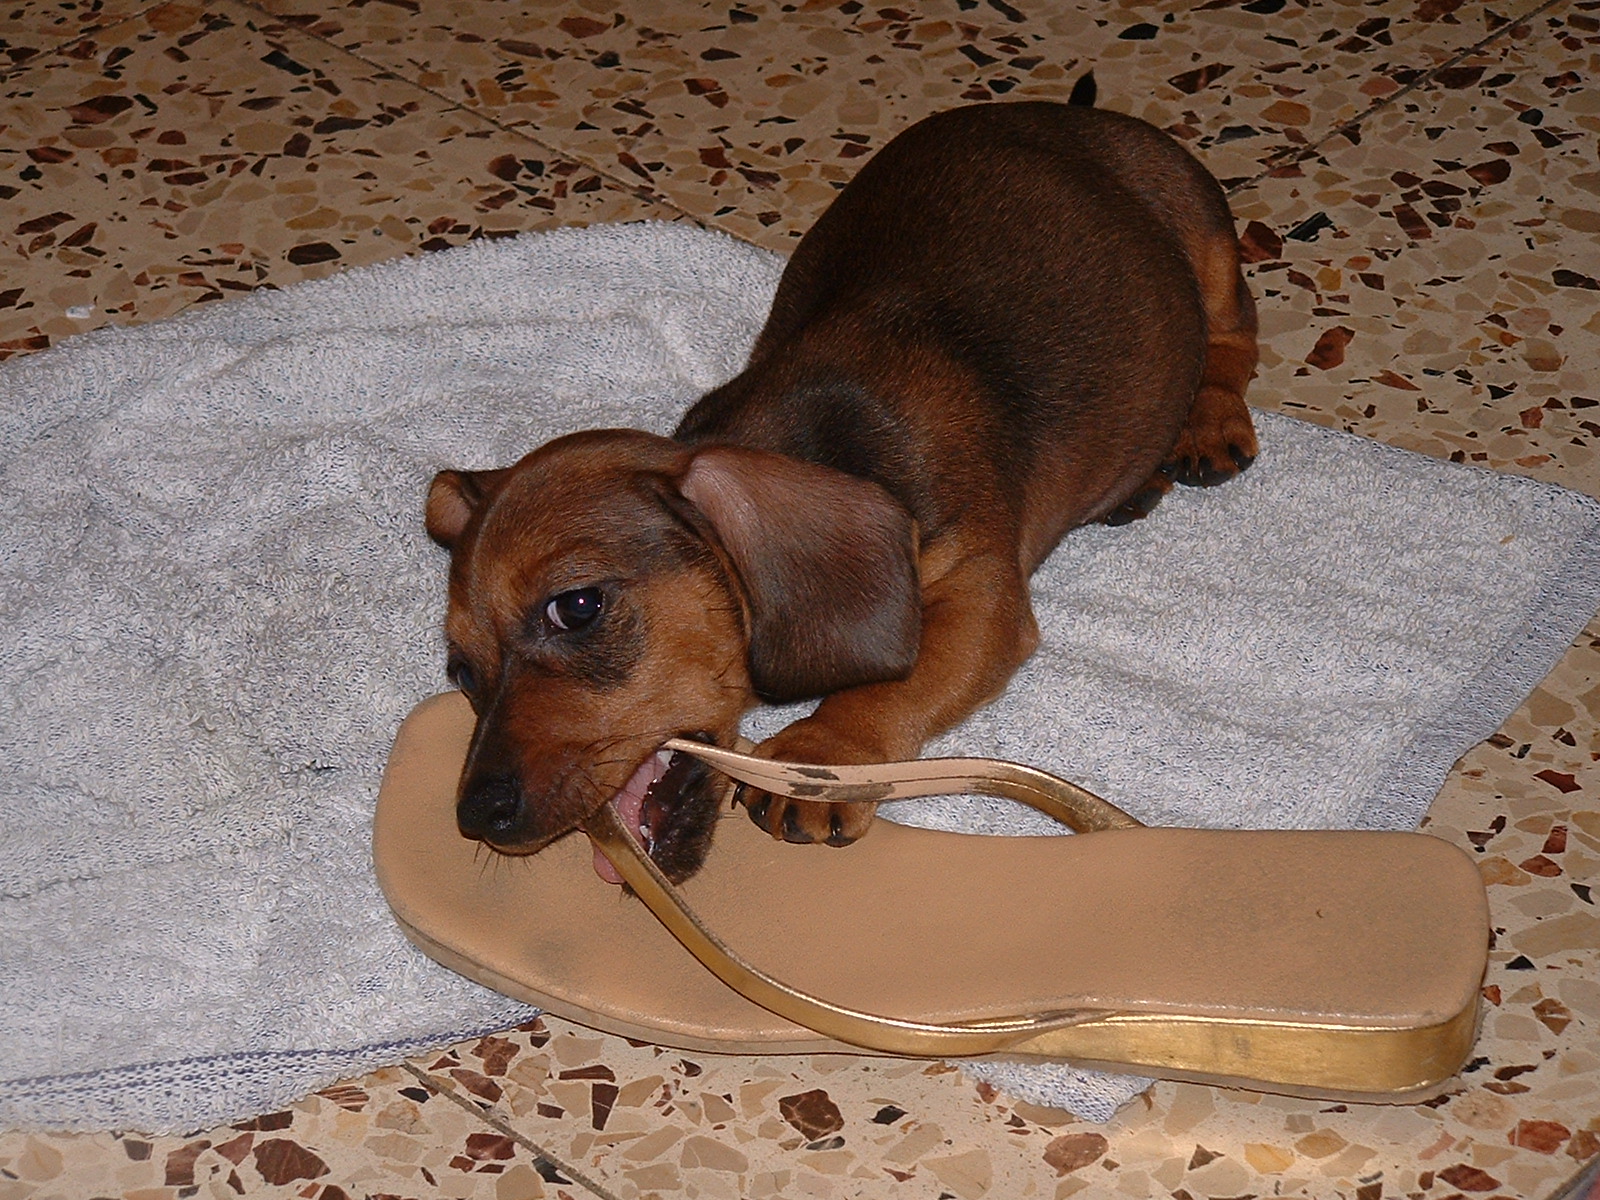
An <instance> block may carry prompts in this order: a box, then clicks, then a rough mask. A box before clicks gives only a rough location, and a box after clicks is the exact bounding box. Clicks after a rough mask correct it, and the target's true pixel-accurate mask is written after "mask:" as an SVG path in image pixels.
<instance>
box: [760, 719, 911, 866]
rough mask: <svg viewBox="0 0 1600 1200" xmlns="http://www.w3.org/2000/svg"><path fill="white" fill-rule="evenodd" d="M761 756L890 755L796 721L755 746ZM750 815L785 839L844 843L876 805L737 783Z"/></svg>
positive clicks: (826, 759)
mask: <svg viewBox="0 0 1600 1200" xmlns="http://www.w3.org/2000/svg"><path fill="white" fill-rule="evenodd" d="M755 752H756V753H757V754H759V755H760V756H761V757H762V758H771V759H778V760H781V761H785V762H799V763H841V764H842V763H852V764H854V763H872V762H882V761H884V760H885V759H886V758H888V757H892V756H889V755H885V754H884V753H882V752H881V751H878V750H875V749H872V748H870V747H867V746H864V745H858V744H853V743H849V742H845V741H843V740H841V739H840V738H838V737H836V736H834V735H833V734H831V733H829V732H827V731H825V730H822V729H818V728H816V727H814V726H811V725H809V724H808V721H806V720H802V721H796V722H795V723H794V724H793V725H790V726H789V727H788V728H787V729H785V730H783V732H781V733H779V734H777V735H776V736H774V737H770V738H768V739H767V740H766V741H764V742H762V743H761V745H759V746H757V747H756V751H755ZM735 795H736V798H737V799H738V800H739V801H741V802H742V803H743V804H744V806H745V808H746V810H747V811H748V812H749V814H750V819H751V820H752V821H754V822H755V823H756V824H757V825H758V826H760V827H761V828H762V829H764V830H765V831H766V832H767V833H769V834H771V835H772V836H773V837H775V838H782V839H783V840H784V841H786V842H796V843H802V844H804V843H810V842H826V843H827V844H828V845H830V846H848V845H849V844H850V843H851V842H853V841H856V840H857V839H858V838H860V837H861V835H862V834H864V833H866V831H867V827H868V826H870V825H871V824H872V814H873V813H874V812H876V811H877V808H878V806H877V805H876V804H873V803H871V802H865V801H856V802H851V803H840V804H835V803H831V802H829V801H822V800H792V799H790V798H789V797H787V796H775V795H773V794H772V793H771V792H763V791H761V790H759V789H758V788H754V787H746V786H744V785H742V784H741V785H740V787H739V788H738V790H737V791H736V793H735Z"/></svg>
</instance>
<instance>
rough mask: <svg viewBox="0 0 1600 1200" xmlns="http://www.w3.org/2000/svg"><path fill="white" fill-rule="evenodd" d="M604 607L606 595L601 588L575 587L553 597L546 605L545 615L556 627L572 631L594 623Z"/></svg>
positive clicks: (566, 631) (564, 630)
mask: <svg viewBox="0 0 1600 1200" xmlns="http://www.w3.org/2000/svg"><path fill="white" fill-rule="evenodd" d="M604 607H605V597H604V595H602V594H601V591H600V589H599V588H597V587H586V588H574V589H573V590H572V591H570V592H562V593H561V594H560V595H559V596H556V597H554V598H552V599H551V601H550V603H548V604H546V605H545V606H544V617H545V620H547V621H549V622H550V624H551V625H552V626H554V627H555V628H556V629H559V630H562V631H563V632H565V633H571V632H573V631H574V630H578V629H582V628H584V627H585V626H587V625H590V624H592V623H593V622H594V619H595V618H596V617H598V616H599V615H600V610H601V609H602V608H604Z"/></svg>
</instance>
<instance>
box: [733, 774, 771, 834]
mask: <svg viewBox="0 0 1600 1200" xmlns="http://www.w3.org/2000/svg"><path fill="white" fill-rule="evenodd" d="M741 786H742V785H741ZM740 799H743V797H742V796H741V797H740ZM771 807H772V797H771V796H769V795H767V794H766V793H765V792H763V793H762V794H761V799H759V800H757V801H756V802H755V803H753V804H752V803H749V802H748V801H747V802H746V803H745V812H747V813H749V814H750V819H751V820H752V821H754V822H755V823H756V825H757V826H758V827H759V828H761V829H763V830H765V831H766V832H767V833H771V832H772V830H770V829H767V810H768V809H770V808H771Z"/></svg>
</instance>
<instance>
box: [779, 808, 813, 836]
mask: <svg viewBox="0 0 1600 1200" xmlns="http://www.w3.org/2000/svg"><path fill="white" fill-rule="evenodd" d="M783 840H784V841H786V842H792V843H793V844H794V845H796V846H809V845H810V844H811V843H812V842H814V841H816V840H817V839H816V838H814V837H812V836H811V834H810V833H809V832H807V831H806V830H804V829H802V828H801V827H800V810H799V809H797V808H796V807H795V806H794V805H792V804H791V805H789V807H788V808H786V809H784V810H783Z"/></svg>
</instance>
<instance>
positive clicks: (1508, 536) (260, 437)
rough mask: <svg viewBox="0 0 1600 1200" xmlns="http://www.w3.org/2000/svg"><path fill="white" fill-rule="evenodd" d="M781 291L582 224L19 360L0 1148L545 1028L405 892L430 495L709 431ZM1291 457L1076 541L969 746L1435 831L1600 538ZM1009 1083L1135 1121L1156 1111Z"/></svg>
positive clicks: (1, 589) (678, 247) (8, 647)
mask: <svg viewBox="0 0 1600 1200" xmlns="http://www.w3.org/2000/svg"><path fill="white" fill-rule="evenodd" d="M781 265H782V264H781V262H780V261H779V260H778V259H777V258H775V257H773V256H771V255H769V254H766V253H764V252H761V251H757V250H754V249H751V248H749V247H747V246H744V245H741V244H739V243H737V242H734V241H732V240H730V239H728V238H725V237H722V236H720V235H717V234H712V233H706V232H703V231H700V230H696V229H693V228H689V227H685V226H676V225H659V224H645V225H626V226H610V227H597V228H593V229H588V230H566V231H561V232H557V233H553V234H549V235H542V236H527V237H523V238H519V239H516V240H512V241H503V242H492V243H490V242H485V243H478V244H474V245H471V246H467V247H463V248H461V249H458V250H451V251H447V252H442V253H439V254H433V255H425V256H423V257H420V258H416V259H409V260H403V261H397V262H392V263H388V264H384V265H382V266H379V267H374V268H368V269H361V270H351V271H348V272H346V273H344V274H342V275H339V276H336V277H334V278H331V279H328V280H325V281H322V282H319V283H314V284H307V285H304V286H300V287H296V288H291V289H289V290H287V291H284V292H276V293H273V292H260V293H256V294H254V295H251V296H249V297H246V298H244V299H241V300H238V301H233V302H229V303H224V304H218V305H215V306H211V307H207V308H204V309H200V310H197V311H194V312H192V313H189V314H186V315H184V316H182V317H180V318H178V319H175V320H170V321H164V322H159V323H156V324H153V325H148V326H145V327H142V328H137V329H132V330H118V329H111V330H104V331H101V332H98V333H94V334H90V335H87V336H85V337H82V338H78V339H75V340H73V341H71V342H68V343H66V344H65V345H63V346H61V347H58V348H56V349H53V350H50V351H48V352H46V353H43V354H39V355H36V356H34V357H31V358H26V359H22V360H19V361H16V362H13V363H9V364H5V365H4V367H0V472H3V477H4V481H5V489H4V495H5V499H6V508H7V513H6V520H5V521H4V522H3V523H0V628H3V630H4V636H3V637H0V712H3V716H0V781H3V783H0V788H3V791H0V845H4V846H5V848H6V850H5V853H4V854H3V855H0V1125H8V1126H22V1127H55V1128H68V1129H93V1128H108V1127H118V1128H136V1129H142V1130H147V1131H178V1130H188V1129H194V1128H199V1127H204V1126H209V1125H213V1124H218V1123H221V1122H224V1121H227V1120H231V1119H234V1118H238V1117H242V1116H246V1115H250V1114H253V1113H258V1112H261V1111H264V1110H267V1109H270V1108H272V1107H274V1106H277V1105H281V1104H283V1103H284V1102H286V1101H288V1100H290V1099H292V1098H294V1097H295V1096H297V1095H299V1094H302V1093H304V1092H306V1091H308V1090H310V1089H312V1088H314V1087H318V1086H322V1085H324V1084H327V1083H329V1082H332V1081H333V1080H335V1079H337V1078H340V1077H343V1076H348V1075H353V1074H359V1073H361V1072H364V1071H366V1070H368V1069H371V1068H374V1067H377V1066H380V1065H383V1064H386V1063H391V1062H394V1061H396V1060H398V1059H400V1058H402V1057H404V1056H406V1055H408V1054H411V1053H413V1052H419V1051H421V1050H422V1049H423V1048H425V1047H428V1046H430V1045H436V1044H440V1043H444V1042H448V1041H452V1040H455V1039H458V1038H464V1037H470V1036H473V1035H475V1034H478V1033H480V1032H483V1031H487V1030H490V1029H494V1028H497V1027H503V1026H506V1025H508V1024H511V1023H514V1022H517V1021H519V1020H522V1019H525V1018H526V1017H527V1016H529V1015H530V1010H528V1009H526V1008H524V1007H522V1006H520V1005H518V1004H515V1003H512V1002H511V1001H509V1000H506V999H504V998H502V997H499V996H496V995H494V994H493V993H491V992H488V991H486V990H484V989H482V988H480V987H478V986H477V985H474V984H471V983H468V982H466V981H464V980H462V979H459V978H457V977H456V976H454V975H452V974H451V973H450V972H448V971H446V970H445V969H444V968H442V967H438V966H436V965H435V964H433V963H432V962H430V961H428V960H427V959H426V958H424V957H423V956H422V955H421V954H420V953H418V952H417V951H415V950H413V949H412V948H411V947H410V946H409V945H408V944H407V943H406V942H405V941H404V939H403V938H402V937H401V935H400V933H399V931H398V930H397V928H396V927H395V925H394V924H393V922H392V921H391V919H390V917H389V914H388V912H387V910H386V908H385V906H384V903H383V900H382V897H381V896H380V894H379V892H378V889H377V887H376V885H375V883H374V882H373V879H372V874H371V870H370V864H369V860H368V820H369V816H370V812H371V808H372V802H373V797H374V794H375V792H376V788H377V782H378V778H379V774H380V771H381V769H382V765H383V761H384V758H385V756H386V754H387V752H388V748H389V744H390V740H391V738H392V736H393V733H394V730H395V727H396V726H397V724H398V723H399V721H400V719H401V718H402V717H403V716H404V715H405V713H406V712H407V711H408V710H409V709H410V708H411V707H412V705H414V704H415V703H416V702H417V701H418V700H420V699H422V698H423V697H424V696H426V695H428V694H430V693H432V692H434V691H438V690H440V689H441V688H442V687H444V686H445V683H444V678H443V653H442V639H441V636H440V633H439V620H440V617H441V615H442V610H443V601H444V569H445V555H444V554H443V553H442V552H441V551H439V550H438V549H436V548H435V547H434V546H433V545H432V544H431V543H429V542H428V540H427V539H426V537H425V536H424V534H423V530H422V521H421V512H422V497H423V493H424V490H425V488H426V486H427V482H428V480H429V478H430V476H431V475H432V473H433V472H434V471H435V470H437V469H439V468H441V467H445V466H458V467H486V466H494V465H503V464H505V463H509V462H511V461H513V460H515V459H516V458H518V457H520V456H521V455H522V454H523V453H524V452H526V451H527V450H528V449H530V448H531V447H533V446H534V445H536V444H537V443H539V442H540V441H542V440H544V439H546V438H548V437H550V436H552V435H554V434H558V433H562V432H566V431H569V430H573V429H579V428H586V427H597V426H607V425H636V426H641V427H643V428H646V429H652V430H656V431H661V432H665V431H667V430H669V429H670V428H671V427H672V426H673V424H674V423H675V421H676V419H677V416H678V414H679V413H680V412H681V411H682V409H683V408H684V407H685V406H686V405H687V404H688V403H689V402H690V401H691V400H692V399H693V398H694V397H695V396H696V395H697V394H698V393H700V392H701V391H703V390H705V389H706V388H708V387H710V386H712V385H713V384H715V383H717V382H719V381H720V380H722V379H724V378H726V377H727V376H729V375H731V374H732V373H733V372H735V371H736V370H737V369H738V367H739V365H740V362H741V359H742V356H743V354H744V352H745V349H746V348H747V347H748V345H749V343H750V341H751V339H752V338H753V336H754V334H755V332H756V330H757V329H758V328H759V326H760V323H761V320H762V319H763V317H764V315H765V310H766V305H767V303H768V301H769V299H770V296H771V291H772V288H773V286H774V284H775V282H776V280H777V276H778V272H779V270H780V268H781ZM1260 424H1261V433H1262V443H1263V449H1262V455H1261V460H1260V462H1259V463H1258V464H1257V465H1256V466H1255V467H1254V468H1252V469H1251V470H1250V471H1249V472H1247V473H1246V474H1245V475H1244V476H1242V477H1241V478H1240V479H1238V480H1236V481H1234V482H1231V483H1229V484H1227V485H1226V486H1224V487H1220V488H1216V489H1212V490H1207V491H1193V490H1189V489H1179V490H1178V491H1176V492H1175V493H1174V494H1173V495H1172V496H1170V497H1168V499H1167V500H1166V501H1164V502H1163V504H1162V505H1161V507H1160V508H1159V509H1158V510H1157V512H1156V514H1155V515H1154V516H1153V517H1152V518H1151V519H1149V520H1147V521H1144V522H1140V523H1136V524H1134V525H1131V526H1128V527H1126V528H1123V529H1115V530H1113V529H1106V528H1101V527H1096V528H1092V529H1086V530H1082V531H1079V532H1076V533H1074V534H1072V535H1070V536H1069V537H1068V538H1067V540H1066V542H1065V543H1064V545H1063V546H1062V548H1061V549H1060V550H1059V551H1058V552H1057V553H1056V555H1055V556H1054V557H1053V558H1052V559H1051V560H1050V562H1049V563H1048V564H1047V565H1046V566H1045V568H1044V569H1043V570H1042V571H1041V572H1040V573H1039V575H1038V576H1037V577H1036V579H1035V581H1034V599H1035V604H1036V606H1037V609H1038V614H1039V620H1040V626H1041V628H1042V631H1043V635H1044V637H1043V644H1042V646H1041V649H1040V651H1039V653H1038V654H1037V655H1036V656H1035V657H1034V659H1033V660H1032V661H1031V662H1030V663H1029V664H1028V665H1027V667H1026V668H1025V669H1024V670H1023V672H1022V673H1021V675H1020V676H1019V677H1018V679H1017V680H1016V682H1015V683H1014V684H1013V685H1012V687H1011V689H1010V690H1009V692H1008V693H1007V694H1006V696H1005V698H1004V699H1003V700H1002V701H1001V702H999V703H997V704H996V705H994V706H993V707H992V708H990V709H989V710H987V711H985V712H984V713H981V714H979V715H978V716H977V717H975V718H974V719H973V720H972V721H970V722H968V723H967V724H966V725H965V726H964V727H962V728H961V729H959V730H957V731H956V732H954V733H952V734H950V735H949V736H948V737H946V738H945V739H943V740H942V741H941V742H940V744H939V745H938V746H937V747H934V748H933V749H936V750H938V751H942V752H959V753H967V754H977V755H997V756H1003V757H1008V758H1014V759H1018V760H1021V761H1023V762H1029V763H1035V764H1038V765H1040V766H1043V767H1045V768H1047V769H1051V770H1054V771H1057V772H1059V773H1061V774H1063V775H1066V776H1069V777H1071V778H1075V779H1078V780H1080V781H1081V782H1083V783H1084V784H1086V785H1087V786H1089V787H1091V788H1093V789H1094V790H1096V791H1098V792H1101V793H1103V794H1104V795H1106V796H1107V797H1108V798H1109V799H1111V800H1113V801H1115V802H1116V803H1118V804H1120V805H1122V806H1123V807H1125V808H1127V809H1129V810H1130V811H1132V812H1133V813H1135V814H1136V815H1138V816H1139V817H1141V818H1142V819H1144V820H1146V821H1148V822H1152V823H1163V824H1173V823H1185V824H1193V825H1250V826H1323V825H1328V826H1338V825H1352V826H1356V825H1358V826H1377V827H1387V828H1403V827H1409V826H1412V825H1415V824H1416V822H1417V821H1418V820H1419V819H1420V817H1421V816H1422V814H1423V811H1424V809H1425V807H1426V805H1427V803H1428V801H1429V799H1430V798H1431V797H1432V795H1433V793H1434V792H1435V791H1436V790H1437V788H1438V786H1439V784H1440V782H1441V780H1442V779H1443V777H1444V773H1445V771H1446V770H1447V769H1448V768H1449V766H1450V763H1451V762H1452V761H1453V760H1454V759H1455V757H1456V756H1457V755H1459V754H1460V753H1461V751H1462V750H1464V749H1465V748H1466V747H1467V746H1469V745H1471V744H1472V743H1473V742H1475V741H1477V740H1478V739H1480V738H1482V737H1484V736H1486V735H1487V734H1489V733H1490V732H1492V731H1493V730H1494V729H1495V728H1496V726H1497V725H1498V724H1499V723H1500V722H1501V721H1502V720H1503V718H1504V716H1505V715H1506V714H1508V713H1509V712H1510V711H1511V710H1513V709H1514V708H1515V707H1516V705H1517V704H1518V703H1519V702H1520V701H1521V699H1522V697H1523V696H1524V695H1525V694H1526V693H1527V692H1528V690H1529V689H1530V688H1531V687H1532V686H1533V685H1534V684H1535V683H1536V682H1537V681H1538V680H1539V679H1540V678H1541V677H1542V676H1543V675H1544V674H1545V673H1546V671H1548V669H1549V668H1550V666H1551V665H1552V664H1553V663H1554V661H1555V660H1556V658H1558V657H1559V656H1560V654H1561V653H1562V651H1563V650H1564V649H1565V648H1566V646H1567V645H1568V644H1569V643H1570V641H1571V639H1572V638H1573V636H1574V635H1575V634H1576V633H1577V631H1578V630H1579V629H1581V628H1582V626H1583V625H1584V623H1585V621H1586V620H1587V619H1588V617H1589V616H1590V614H1592V613H1593V612H1594V610H1595V606H1596V604H1597V603H1600V549H1597V546H1600V539H1597V532H1600V505H1597V504H1596V503H1595V502H1594V501H1592V500H1589V499H1587V498H1585V497H1582V496H1578V495H1576V494H1573V493H1571V492H1567V491H1563V490H1561V489H1559V488H1555V487H1550V486H1547V485H1543V484H1539V483H1534V482H1530V481H1528V480H1525V479H1520V478H1514V477H1509V476H1503V475H1496V474H1492V473H1489V472H1485V471H1480V470H1475V469H1471V468H1466V467H1460V466H1454V465H1451V464H1448V463H1440V462H1436V461H1434V460H1431V459H1427V458H1423V457H1420V456H1418V455H1414V454H1408V453H1405V452H1401V451H1396V450H1392V449H1388V448H1385V447H1383V446H1380V445H1377V444H1375V443H1372V442H1369V441H1365V440H1362V439H1359V438H1354V437H1350V436H1346V435H1342V434H1337V433H1330V432H1327V431H1325V430H1322V429H1318V428H1315V427H1313V426H1310V425H1306V424H1303V423H1299V422H1295V421H1291V420H1287V419H1283V418H1276V417H1266V416H1263V417H1262V418H1261V420H1260ZM772 722H773V714H770V713H769V714H764V715H763V717H762V718H760V719H758V720H757V721H756V722H754V724H755V725H756V726H758V727H759V726H761V725H762V724H763V723H764V724H766V725H767V726H768V727H770V725H771V724H772ZM919 813H920V815H918V814H913V815H912V816H911V818H910V819H915V820H919V821H923V822H932V821H941V822H944V823H947V824H951V825H953V826H955V827H962V828H976V829H991V828H993V829H998V828H1008V829H1016V830H1032V829H1035V828H1037V825H1036V823H1035V821H1034V819H1033V818H1032V817H1031V815H1030V814H1026V813H1023V812H1021V811H1020V810H1018V809H1016V808H1014V807H1013V806H1010V805H1005V804H1003V803H1000V802H984V801H977V800H951V801H939V802H930V803H928V804H927V805H925V806H924V807H923V808H922V809H921V810H919ZM904 815H905V814H902V816H904ZM841 853H848V851H841ZM984 1070H985V1072H986V1073H990V1074H991V1075H992V1077H994V1078H997V1079H1000V1080H1002V1081H1003V1083H1004V1085H1005V1086H1006V1087H1008V1088H1010V1089H1012V1090H1013V1091H1015V1092H1016V1093H1017V1094H1019V1095H1022V1096H1025V1097H1028V1098H1031V1099H1033V1100H1036V1101H1040V1102H1044V1103H1050V1104H1056V1105H1060V1106H1064V1107H1069V1108H1072V1109H1074V1110H1076V1111H1078V1112H1079V1113H1081V1114H1083V1115H1085V1116H1089V1117H1096V1118H1102V1119H1103V1118H1105V1117H1107V1116H1109V1115H1110V1113H1111V1112H1112V1111H1113V1110H1114V1108H1115V1107H1116V1105H1117V1104H1118V1103H1120V1102H1121V1101H1122V1100H1124V1099H1126V1098H1127V1097H1128V1096H1130V1095H1133V1094H1135V1093H1136V1092H1137V1090H1138V1089H1139V1087H1140V1086H1141V1084H1140V1082H1139V1081H1136V1080H1135V1081H1129V1080H1122V1079H1116V1078H1109V1077H1097V1076H1085V1075H1081V1074H1079V1073H1076V1072H1071V1071H1067V1070H1064V1069H1063V1070H1059V1071H1055V1070H1048V1069H1043V1068H1028V1069H1018V1068H1004V1069H1001V1070H1000V1071H997V1070H995V1069H993V1068H984ZM1002 1072H1003V1073H1002Z"/></svg>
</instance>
